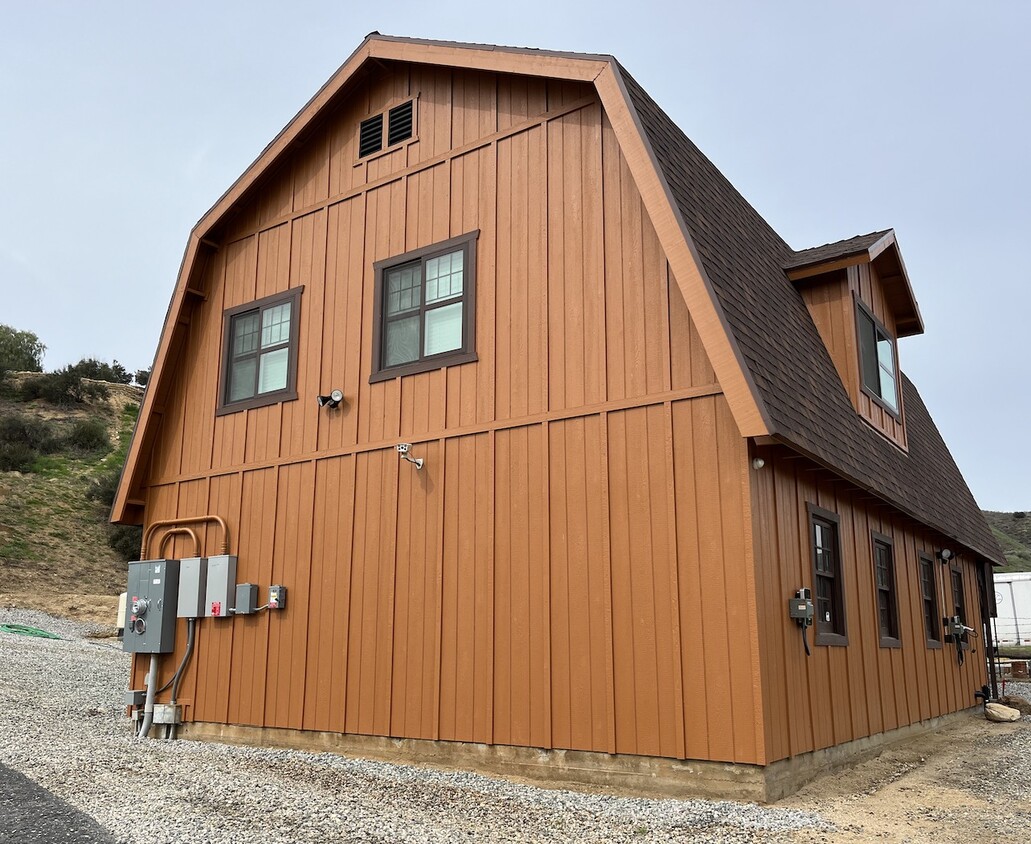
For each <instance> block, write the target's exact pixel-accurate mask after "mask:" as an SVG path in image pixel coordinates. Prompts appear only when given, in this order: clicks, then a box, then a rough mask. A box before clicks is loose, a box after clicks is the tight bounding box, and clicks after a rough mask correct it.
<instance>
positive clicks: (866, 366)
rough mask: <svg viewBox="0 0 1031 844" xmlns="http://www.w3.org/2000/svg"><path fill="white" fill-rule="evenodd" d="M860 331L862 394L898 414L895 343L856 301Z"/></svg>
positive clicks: (872, 316)
mask: <svg viewBox="0 0 1031 844" xmlns="http://www.w3.org/2000/svg"><path fill="white" fill-rule="evenodd" d="M856 324H857V326H858V331H859V366H860V369H861V370H862V378H863V391H864V392H866V393H868V394H869V395H871V396H873V397H874V398H875V399H876V400H877V401H879V402H880V403H881V404H883V405H884V406H885V407H887V409H888V410H890V411H891V412H892V413H894V414H895V415H898V412H899V394H898V369H897V368H896V365H895V340H894V339H893V338H892V337H891V335H890V334H888V330H887V329H886V328H885V327H884V326H883V325H881V323H880V322H878V321H877V319H876V318H875V317H874V315H873V314H872V313H871V312H870V311H869V310H867V308H866V306H865V305H864V304H863V302H862V301H860V300H858V299H857V300H856Z"/></svg>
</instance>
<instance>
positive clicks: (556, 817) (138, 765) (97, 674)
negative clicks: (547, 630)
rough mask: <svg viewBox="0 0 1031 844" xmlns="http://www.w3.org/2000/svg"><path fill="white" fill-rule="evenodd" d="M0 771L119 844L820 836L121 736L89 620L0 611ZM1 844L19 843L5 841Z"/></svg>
mask: <svg viewBox="0 0 1031 844" xmlns="http://www.w3.org/2000/svg"><path fill="white" fill-rule="evenodd" d="M11 622H13V623H16V624H27V625H31V626H34V627H40V628H43V629H47V630H50V631H51V632H54V633H57V634H58V635H61V636H63V637H64V638H62V639H59V640H57V639H37V638H30V637H25V636H16V635H12V634H4V633H0V665H3V666H4V674H3V677H2V680H0V764H3V765H6V766H8V767H10V768H12V769H14V770H16V771H20V772H21V773H23V774H24V775H26V776H27V777H29V778H30V779H31V780H33V781H34V782H35V783H37V784H38V785H40V786H42V787H43V788H45V789H47V790H48V791H49V792H51V793H52V794H53V795H55V796H56V797H58V798H61V799H63V800H65V801H67V802H68V803H69V804H71V805H72V806H74V807H75V808H77V809H79V810H81V811H83V812H85V813H86V814H88V815H89V816H91V817H92V818H94V819H95V820H96V821H97V822H98V823H99V824H100V825H101V826H102V827H104V828H105V829H107V830H109V831H110V832H111V834H112V835H113V837H114V838H115V840H117V841H119V842H123V844H161V842H201V841H203V842H230V841H233V842H238V841H258V842H284V843H285V842H290V844H295V843H296V842H307V841H312V842H320V843H321V842H323V841H355V842H395V841H420V842H453V841H456V840H468V841H513V842H532V841H562V842H565V841H569V842H572V841H576V842H581V841H584V842H591V841H599V842H600V841H606V842H637V841H649V842H653V841H654V842H668V841H694V842H703V843H704V842H713V844H715V842H726V844H737V842H755V841H770V840H782V838H783V836H785V835H790V834H791V833H792V832H793V831H799V830H806V831H807V832H808V833H810V834H817V835H818V834H820V833H825V832H830V831H832V830H833V827H832V826H831V825H830V824H828V823H827V822H826V821H824V820H823V819H821V818H820V817H819V816H818V815H816V814H814V813H810V812H802V811H797V810H789V809H777V808H769V807H761V806H756V805H752V804H741V803H731V802H713V801H702V800H691V801H678V800H645V799H636V798H620V797H612V796H603V795H597V794H584V793H578V792H571V791H557V790H547V789H539V788H534V787H532V786H528V785H521V784H516V783H512V782H508V781H506V780H500V779H492V778H490V777H485V776H481V775H478V774H473V773H467V772H451V771H438V770H432V769H425V768H416V767H410V766H404V765H392V764H387V763H382V762H372V761H367V760H361V759H350V758H345V757H342V756H337V755H332V754H311V753H302V752H299V751H288V750H278V749H262V748H250V747H231V746H228V745H218V744H205V743H200V742H189V741H176V742H166V741H162V740H160V739H149V740H141V739H137V738H135V737H133V735H132V732H131V729H130V726H129V723H128V720H127V719H126V717H125V713H124V710H123V707H122V705H121V698H122V691H123V690H124V689H125V687H126V681H127V678H128V669H129V658H128V656H127V655H126V654H123V653H122V651H121V648H120V646H119V645H118V644H116V643H113V642H111V641H91V640H88V639H84V638H82V637H83V636H85V635H88V634H89V633H90V632H91V629H90V627H89V625H82V624H77V623H74V622H63V621H58V620H56V619H51V618H49V617H48V616H44V615H42V614H39V613H26V612H24V611H14V610H9V609H7V610H5V609H0V624H2V623H11ZM14 840H18V839H17V838H15V839H14Z"/></svg>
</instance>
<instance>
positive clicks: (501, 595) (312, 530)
mask: <svg viewBox="0 0 1031 844" xmlns="http://www.w3.org/2000/svg"><path fill="white" fill-rule="evenodd" d="M416 92H417V93H419V99H418V113H419V140H418V142H417V143H414V144H411V145H409V146H408V147H406V148H405V150H402V151H399V152H395V153H391V154H390V155H388V156H385V157H384V158H382V159H379V160H377V161H376V162H375V167H373V164H372V163H369V164H361V165H359V166H355V158H356V156H355V152H354V150H353V148H352V141H353V136H354V126H355V123H356V121H357V120H358V119H359V118H360V117H361V116H363V115H364V114H365V113H366V112H367V111H374V110H375V109H377V108H379V107H381V106H382V105H383V104H385V103H387V102H389V101H391V100H392V99H396V98H397V97H398V96H401V95H404V94H406V93H416ZM485 103H486V104H487V105H489V107H490V109H492V110H496V111H495V113H494V114H493V116H490V115H488V117H484V114H483V106H484V104H485ZM495 104H496V105H495ZM472 114H475V115H477V118H476V120H470V115H472ZM448 138H453V139H454V140H453V142H452V146H451V147H449V146H448V144H447V143H446V139H448ZM441 139H444V140H441ZM426 143H429V144H430V145H431V149H430V150H428V151H424V144H426ZM406 152H407V155H408V158H407V160H406V159H405V158H404V155H405V153H406ZM320 156H321V159H320ZM388 159H389V160H390V161H392V162H393V163H392V165H390V166H388V161H387V160H388ZM331 191H332V193H331ZM476 230H478V231H479V239H478V249H477V256H478V264H477V268H476V292H477V297H476V307H477V315H476V352H477V355H478V361H476V362H475V363H470V364H465V365H462V366H456V367H450V368H447V369H440V370H436V371H432V372H427V373H422V374H417V375H409V376H404V377H402V378H397V379H394V380H389V381H385V382H381V383H376V384H370V383H369V371H370V367H371V352H372V350H371V331H372V320H373V313H372V300H373V291H372V285H373V274H372V264H373V263H374V262H375V261H377V260H380V259H383V258H389V257H390V256H392V255H397V254H401V253H404V252H406V251H409V250H411V249H414V248H418V247H421V246H425V245H427V244H432V243H435V242H439V241H441V240H444V239H447V238H448V237H452V236H455V235H459V234H464V233H466V232H469V231H476ZM300 285H303V286H304V290H303V292H302V294H301V298H300V309H301V316H300V333H299V350H298V358H299V363H298V382H297V391H298V394H299V395H300V396H301V399H299V400H297V401H294V402H284V403H281V404H275V405H271V406H267V407H261V408H255V409H249V410H244V411H240V412H238V413H231V414H225V415H220V416H216V415H215V405H216V398H217V394H218V390H219V385H218V382H219V371H218V361H219V359H220V357H219V349H220V347H221V343H222V337H221V330H222V325H223V320H222V312H223V311H224V310H225V309H228V308H231V307H233V306H235V305H239V304H242V303H246V302H248V301H252V300H255V299H259V298H261V297H263V296H267V295H269V294H271V293H275V292H279V291H284V290H287V289H290V288H293V287H297V286H300ZM196 286H198V287H199V289H201V291H202V292H203V293H204V295H205V297H206V298H205V299H203V300H200V299H199V298H198V301H197V302H196V303H195V304H194V306H193V309H192V313H191V322H190V328H189V331H190V336H189V340H188V341H187V343H186V344H185V346H184V350H183V352H182V354H181V356H180V358H179V361H178V365H177V367H176V372H177V376H176V378H175V384H174V386H173V387H172V392H171V395H170V398H169V400H168V401H167V402H166V403H165V406H164V410H163V416H162V419H161V427H162V431H161V435H160V437H159V438H158V439H157V447H156V449H155V452H154V457H153V463H152V470H151V475H150V478H149V483H148V489H147V496H146V498H147V506H146V521H147V522H148V523H150V522H153V521H154V520H157V519H164V518H172V517H183V516H191V515H198V514H202V513H205V512H218V513H220V514H222V515H223V516H224V517H225V518H226V519H227V520H228V522H229V524H230V533H231V536H232V537H234V538H235V539H234V542H235V543H236V547H235V548H234V549H233V550H235V551H236V552H237V553H238V554H239V571H238V579H239V580H240V581H241V582H243V581H247V582H255V583H262V584H263V583H271V582H282V583H285V584H289V586H290V590H291V592H290V603H289V607H288V610H287V611H285V612H283V613H281V614H276V615H274V616H270V615H259V616H255V617H247V618H237V619H235V620H233V621H229V622H227V621H222V620H211V619H208V620H205V621H203V622H201V624H200V628H199V635H198V646H197V650H196V654H195V656H194V659H193V661H192V663H191V666H190V669H189V671H188V673H187V676H186V681H185V683H184V686H183V691H182V695H181V697H182V699H183V701H184V702H185V703H186V717H187V718H188V719H190V720H197V721H215V722H229V723H237V724H249V725H257V726H275V727H292V728H298V729H302V728H303V729H313V730H334V731H341V732H348V733H359V734H372V735H384V736H387V735H389V736H405V737H415V738H430V739H445V740H462V741H476V742H486V743H497V744H513V745H524V746H534V747H560V748H573V749H586V750H597V751H604V752H617V753H631V754H643V755H656V756H667V757H679V758H704V759H716V760H725V761H737V762H752V763H754V762H761V761H762V760H763V735H762V725H761V722H760V716H761V711H760V709H759V700H760V694H759V690H758V687H757V679H756V678H757V667H758V646H757V632H756V626H755V621H754V616H752V615H750V613H749V606H750V604H751V603H752V602H751V601H749V600H747V596H748V595H750V594H752V593H753V590H754V586H753V583H752V575H751V570H750V565H749V560H748V555H747V554H746V544H747V541H748V540H747V538H746V530H745V527H744V525H745V521H744V512H745V501H744V493H743V491H744V489H745V470H746V457H747V454H746V445H745V442H744V440H743V439H742V438H741V436H740V434H739V432H738V430H737V428H736V426H735V423H734V420H733V417H732V415H731V413H730V411H729V409H728V407H727V404H726V401H725V400H724V399H723V397H722V395H721V392H720V388H719V385H718V384H717V383H716V379H715V375H714V373H713V371H712V367H711V366H710V365H709V362H708V359H707V357H706V354H705V351H704V349H703V347H702V344H701V342H700V340H699V338H698V334H697V332H696V330H695V328H694V326H693V324H692V321H691V318H690V316H689V314H688V312H687V308H686V306H685V304H684V301H683V298H682V296H681V294H680V292H679V290H678V289H677V286H676V282H675V281H674V280H673V279H672V277H671V274H670V271H669V268H668V265H667V262H666V258H665V255H664V253H663V250H662V248H661V247H660V246H659V243H658V240H657V237H656V234H655V231H654V229H653V228H652V225H651V222H650V220H649V217H648V214H647V213H646V211H645V210H644V208H643V206H642V201H641V197H640V195H639V193H638V190H637V187H636V185H635V182H634V179H633V177H632V176H631V174H630V172H629V170H628V167H627V163H626V161H625V159H624V157H623V155H622V153H621V151H620V148H619V145H618V143H617V141H616V139H615V137H614V135H613V132H612V128H611V126H610V125H609V122H608V120H607V118H606V117H605V115H604V114H603V112H602V109H601V107H600V104H599V103H598V100H597V97H596V96H594V95H592V93H591V90H590V89H588V88H582V87H574V86H571V85H569V84H566V83H550V82H549V83H546V82H544V81H541V80H528V79H526V78H522V77H510V76H493V75H488V74H473V73H458V72H455V73H452V72H450V71H433V70H418V71H416V70H415V69H412V68H409V67H405V66H401V67H399V68H397V69H396V70H394V71H393V72H392V73H389V74H384V75H383V76H382V77H381V78H379V79H377V81H376V82H375V83H374V84H371V83H370V85H369V87H368V89H367V91H366V92H365V93H364V94H363V95H362V96H358V97H356V98H355V99H353V100H351V101H349V104H348V105H347V106H346V107H344V108H343V109H341V110H340V112H339V114H338V115H337V116H336V117H334V119H332V120H328V121H326V123H325V124H324V125H323V127H322V128H321V129H320V130H319V131H318V132H316V133H315V135H314V136H313V137H312V138H311V140H309V141H308V142H307V143H306V144H305V146H304V147H303V148H302V151H301V152H300V153H299V154H298V155H297V156H296V158H295V159H294V160H293V161H292V162H291V163H288V164H285V165H283V166H281V167H280V169H279V171H278V175H277V176H273V177H272V179H271V181H270V183H269V184H268V185H267V186H266V187H264V188H263V189H262V190H261V191H260V193H259V194H258V196H256V197H255V199H254V200H252V201H251V202H250V203H249V204H248V205H247V206H246V207H244V208H242V209H241V210H240V211H239V212H238V213H237V214H236V216H235V218H234V223H233V224H232V225H230V227H229V229H228V231H227V234H226V236H225V241H224V242H223V243H222V244H220V248H219V250H218V252H217V253H215V255H214V256H213V257H212V258H211V260H210V261H209V262H208V265H207V267H206V270H205V273H204V277H203V281H202V283H200V284H198V285H196ZM333 387H339V388H340V389H342V391H343V392H344V395H345V397H346V398H345V402H344V404H343V406H342V407H341V408H340V409H339V410H335V411H329V412H327V411H321V412H320V410H319V408H318V407H317V405H316V404H315V402H314V400H313V397H314V396H315V395H316V394H317V393H319V392H325V391H328V390H329V389H330V388H333ZM399 440H407V441H411V442H413V443H415V447H414V451H415V452H416V453H417V454H418V456H420V457H422V458H424V459H425V461H426V463H425V467H424V468H423V469H422V470H421V471H416V470H415V469H414V467H412V466H410V465H409V464H407V463H403V462H400V461H399V460H398V458H397V455H396V453H395V451H394V447H393V446H394V444H395V443H396V442H398V441H399ZM175 553H176V554H183V553H187V549H186V547H185V543H180V542H178V540H177V545H176V547H175ZM742 598H744V600H742ZM182 635H183V634H182V633H181V632H180V638H181V637H182ZM167 662H168V663H169V664H168V665H166V666H164V668H163V671H165V672H169V671H171V669H172V665H171V662H172V661H171V660H167ZM141 670H142V668H141V667H137V672H136V675H137V678H138V679H140V680H142V677H140V676H139V674H140V671H141Z"/></svg>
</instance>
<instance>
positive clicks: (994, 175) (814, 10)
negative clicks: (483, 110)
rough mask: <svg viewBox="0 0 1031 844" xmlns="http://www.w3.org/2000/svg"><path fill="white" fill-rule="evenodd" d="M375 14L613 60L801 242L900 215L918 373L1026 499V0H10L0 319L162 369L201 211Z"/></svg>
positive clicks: (939, 409)
mask: <svg viewBox="0 0 1031 844" xmlns="http://www.w3.org/2000/svg"><path fill="white" fill-rule="evenodd" d="M587 8H589V9H590V13H589V14H585V13H584V12H583V11H582V10H583V9H587ZM285 10H289V11H285ZM372 30H378V31H379V32H382V33H384V34H389V35H410V36H416V37H423V38H442V39H450V40H460V41H476V42H488V43H496V44H510V45H518V46H533V47H541V48H548V49H555V50H573V51H581V52H593V53H611V54H613V55H615V56H616V57H617V58H618V59H619V60H620V61H621V62H622V63H623V64H624V65H625V66H626V67H627V69H628V70H630V72H631V73H632V74H634V76H635V77H636V78H637V79H638V81H639V82H641V83H642V84H643V85H644V87H645V88H646V89H647V90H648V91H649V92H650V93H651V94H652V96H653V97H654V98H655V99H656V100H657V101H658V102H659V104H660V105H661V106H662V107H663V108H665V110H666V111H667V112H668V113H669V114H670V115H671V116H672V117H673V119H674V120H675V121H676V122H677V123H678V124H679V125H680V126H681V128H683V129H684V131H685V132H686V133H687V134H688V135H689V136H690V137H691V138H692V139H693V140H694V141H695V142H696V143H697V144H698V145H699V146H700V147H701V149H702V150H703V151H704V152H705V153H706V154H707V155H708V156H709V157H710V158H712V159H713V161H715V163H716V164H717V166H719V167H720V169H721V170H722V171H723V172H724V173H725V174H726V175H727V176H728V178H730V180H731V181H732V182H733V183H734V184H735V185H736V186H737V188H738V189H739V190H740V191H741V192H742V193H743V194H744V195H745V197H747V198H748V199H749V200H750V201H751V203H752V204H753V205H754V206H755V207H756V208H757V209H758V210H759V212H760V213H762V214H763V216H765V217H766V219H767V220H769V221H770V223H771V224H772V225H773V226H774V228H776V229H777V230H778V231H779V232H780V233H781V234H782V235H783V237H784V238H785V239H786V240H787V241H788V242H789V243H790V244H791V245H792V246H794V247H795V248H804V247H807V246H814V245H817V244H821V243H826V242H829V241H833V240H839V239H841V238H844V237H849V236H851V235H854V234H860V233H864V232H868V231H873V230H875V229H880V228H889V227H893V228H894V229H895V230H896V232H897V235H898V239H899V245H900V247H901V250H902V254H903V256H904V259H905V261H906V265H907V269H908V270H909V274H910V278H911V280H912V283H913V286H914V289H915V292H916V296H917V299H918V300H919V302H920V307H921V310H922V312H923V315H924V321H925V323H926V327H927V333H926V334H925V335H924V336H921V337H915V338H908V339H904V340H902V341H901V343H900V348H899V357H900V362H901V364H902V368H903V369H904V370H906V371H907V372H908V374H909V375H910V377H912V378H913V380H914V381H915V382H916V384H917V386H918V387H919V388H920V390H921V393H922V394H923V397H924V400H925V401H926V403H927V404H928V406H929V407H930V410H931V413H932V414H933V416H934V418H935V420H936V422H937V424H938V426H939V428H940V429H941V431H942V434H943V436H944V437H945V439H946V441H947V442H948V443H949V445H950V447H951V448H952V452H953V454H954V455H955V457H956V459H957V461H958V463H959V465H960V468H961V469H962V470H963V472H964V474H965V475H966V478H967V480H968V482H969V483H970V486H971V488H972V490H973V492H974V495H975V497H976V498H977V500H978V502H979V503H980V504H981V506H982V507H985V508H988V509H998V510H1013V509H1031V486H1029V483H1031V482H1029V478H1031V457H1029V456H1028V455H1029V449H1028V448H1026V442H1025V435H1026V433H1027V432H1028V418H1029V417H1031V390H1029V375H1031V354H1029V348H1031V343H1029V339H1028V317H1029V315H1031V284H1029V281H1031V279H1029V271H1028V246H1029V242H1031V165H1029V159H1031V144H1029V141H1028V133H1029V130H1031V46H1029V41H1028V38H1029V33H1031V3H1029V2H1027V1H1026V0H1004V1H1001V2H993V0H985V2H982V3H958V2H948V0H926V2H917V1H916V0H914V1H913V2H900V0H894V2H881V1H880V0H877V1H876V2H871V1H870V0H867V2H863V3H857V2H852V3H845V2H832V0H812V2H789V0H775V1H774V0H770V1H769V2H765V0H764V1H763V2H760V0H751V1H750V2H745V0H738V1H737V2H735V1H734V0H722V2H707V3H702V2H679V3H657V2H654V0H634V2H620V3H617V2H611V0H595V2H593V3H590V4H586V3H575V4H574V3H568V2H562V0H546V2H541V0H519V2H516V3H505V4H500V3H497V4H496V3H489V2H482V1H481V2H475V3H474V2H468V0H462V2H446V3H426V2H412V0H394V2H392V3H389V4H387V3H371V4H357V3H345V2H336V3H334V2H308V0H292V1H291V2H289V3H271V2H246V3H245V2H224V3H219V2H216V0H207V2H184V0H179V1H178V2H166V3H160V4H159V3H143V2H131V3H130V2H109V1H107V0H104V1H101V0H94V1H93V2H47V0H32V2H24V0H22V1H21V2H11V0H0V293H2V298H0V323H6V324H9V325H13V326H14V327H16V328H19V329H27V330H30V331H34V332H36V333H37V334H38V335H39V336H40V338H41V339H42V340H43V341H44V342H45V343H46V345H47V349H48V351H47V355H46V358H45V360H44V365H45V367H46V368H48V369H53V368H57V367H60V366H63V365H65V364H67V363H71V362H74V361H76V360H78V359H79V358H81V357H84V356H95V357H100V358H102V359H105V360H109V361H110V360H112V359H117V360H119V361H121V362H122V363H123V364H124V365H125V366H126V367H127V368H130V369H137V368H142V367H147V366H150V363H151V360H152V358H153V355H154V350H155V348H156V346H157V342H158V335H159V332H160V330H161V324H162V321H163V319H164V315H165V310H166V308H167V306H168V300H169V297H170V295H171V292H172V287H173V285H174V283H175V279H176V274H177V272H178V269H179V263H180V260H181V258H182V253H183V249H184V247H185V244H186V238H187V235H188V233H189V230H190V228H191V227H192V226H193V224H194V223H195V222H196V221H197V220H198V219H199V218H200V217H201V216H202V215H203V213H204V212H205V211H206V210H207V209H208V208H209V207H210V206H211V205H212V204H213V203H214V202H215V200H216V199H217V198H218V197H219V196H220V195H221V194H222V192H223V191H224V190H225V189H226V188H227V187H228V186H229V185H230V184H231V183H232V182H233V180H234V179H235V178H236V177H237V176H238V175H240V173H241V172H243V170H244V169H245V168H246V167H247V165H248V164H250V162H251V161H253V160H254V158H255V157H256V156H257V155H258V154H259V153H260V152H261V150H262V148H263V147H264V146H265V144H266V143H267V142H268V141H269V140H271V139H272V137H273V136H274V135H275V134H276V133H277V132H278V131H279V130H280V129H281V128H282V127H283V126H284V125H285V124H286V123H287V122H288V121H289V120H290V118H291V117H293V115H294V114H295V113H296V112H297V111H298V110H299V109H300V108H301V106H302V105H303V104H304V103H305V102H306V101H307V100H308V99H309V97H311V96H312V94H314V93H315V91H316V90H317V89H318V88H319V86H321V85H322V83H323V82H325V80H326V79H327V78H328V77H329V76H330V75H331V74H332V73H333V72H334V71H335V70H336V68H337V67H338V66H339V65H340V64H342V63H343V61H344V60H345V59H346V58H347V56H348V55H349V54H350V53H351V52H352V51H353V50H354V48H355V47H356V46H357V45H358V44H359V43H360V42H361V40H362V38H363V37H364V36H365V35H366V34H367V33H368V32H370V31H372Z"/></svg>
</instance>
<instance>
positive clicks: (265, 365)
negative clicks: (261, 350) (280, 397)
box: [258, 349, 290, 394]
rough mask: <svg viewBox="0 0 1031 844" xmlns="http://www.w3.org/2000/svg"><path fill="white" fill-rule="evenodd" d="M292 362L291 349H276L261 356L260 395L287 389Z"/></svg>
mask: <svg viewBox="0 0 1031 844" xmlns="http://www.w3.org/2000/svg"><path fill="white" fill-rule="evenodd" d="M289 362H290V350H289V349H276V350H275V351H272V352H265V354H263V355H262V356H261V365H260V367H259V368H258V393H259V394H262V393H274V392H276V390H285V389H286V380H287V371H288V369H287V365H288V364H289Z"/></svg>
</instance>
